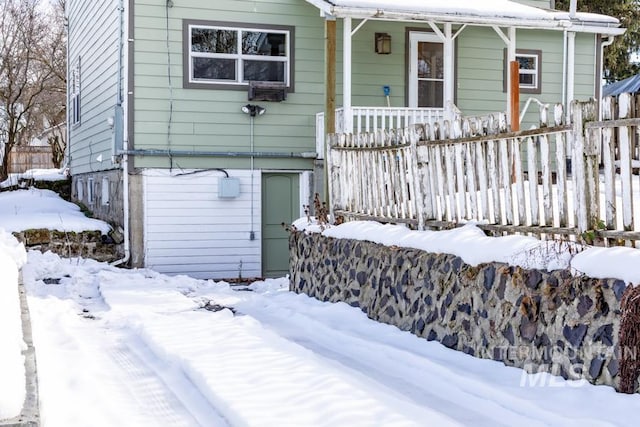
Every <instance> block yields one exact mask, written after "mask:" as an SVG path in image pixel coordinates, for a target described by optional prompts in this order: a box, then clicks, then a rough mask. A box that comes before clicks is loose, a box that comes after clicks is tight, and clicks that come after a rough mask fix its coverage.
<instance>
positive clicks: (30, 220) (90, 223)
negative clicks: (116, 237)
mask: <svg viewBox="0 0 640 427" xmlns="http://www.w3.org/2000/svg"><path fill="white" fill-rule="evenodd" d="M0 228H3V229H4V230H5V231H8V232H14V231H23V230H28V229H31V228H48V229H50V230H59V231H75V232H80V231H85V230H100V231H102V233H105V234H106V233H108V232H109V230H110V229H111V227H109V224H107V223H106V222H104V221H99V220H97V219H93V218H87V217H86V216H85V215H84V214H83V213H82V212H81V211H80V208H79V207H78V206H77V205H75V204H73V203H70V202H67V201H66V200H63V199H62V198H60V196H59V195H58V194H57V193H55V192H53V191H50V190H39V189H37V188H30V189H28V190H17V191H5V192H2V193H0Z"/></svg>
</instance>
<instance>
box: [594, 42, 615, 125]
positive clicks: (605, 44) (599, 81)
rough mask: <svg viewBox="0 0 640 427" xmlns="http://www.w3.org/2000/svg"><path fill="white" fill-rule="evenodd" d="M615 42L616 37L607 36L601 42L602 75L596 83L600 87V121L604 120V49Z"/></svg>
mask: <svg viewBox="0 0 640 427" xmlns="http://www.w3.org/2000/svg"><path fill="white" fill-rule="evenodd" d="M613 41H614V37H613V36H607V38H606V39H604V40H601V41H600V62H601V63H600V69H599V70H598V73H599V74H600V76H599V77H600V78H599V79H598V81H597V82H596V83H597V84H598V85H599V86H600V91H599V94H598V105H599V106H600V107H599V108H598V120H602V98H603V96H602V91H603V89H604V83H603V82H602V80H603V77H604V48H605V47H607V46H611V44H612V43H613Z"/></svg>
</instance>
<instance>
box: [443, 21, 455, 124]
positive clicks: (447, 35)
mask: <svg viewBox="0 0 640 427" xmlns="http://www.w3.org/2000/svg"><path fill="white" fill-rule="evenodd" d="M443 42H444V43H443V44H444V46H443V48H444V64H443V65H444V111H445V118H447V119H448V120H452V119H453V118H454V117H453V110H454V108H453V106H454V104H453V102H454V94H455V82H454V79H455V72H454V70H455V64H454V61H455V55H454V48H453V31H452V26H451V23H445V24H444V39H443Z"/></svg>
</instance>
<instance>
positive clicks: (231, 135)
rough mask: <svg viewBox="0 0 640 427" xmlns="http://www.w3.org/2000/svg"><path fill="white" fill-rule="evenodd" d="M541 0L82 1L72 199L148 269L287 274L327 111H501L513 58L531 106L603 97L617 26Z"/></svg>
mask: <svg viewBox="0 0 640 427" xmlns="http://www.w3.org/2000/svg"><path fill="white" fill-rule="evenodd" d="M525 3H526V5H525ZM532 6H538V7H541V8H547V9H550V8H551V3H550V2H549V1H526V2H525V1H523V2H520V3H516V2H511V1H506V0H486V1H482V2H478V1H476V0H467V1H463V0H447V1H442V0H437V1H427V0H424V1H415V0H397V1H391V0H388V1H374V0H369V1H366V0H365V1H362V0H358V1H348V0H332V1H323V0H306V1H305V0H276V1H271V0H270V1H266V0H251V1H245V0H232V1H231V0H230V1H215V2H203V1H195V0H146V1H144V2H141V1H136V0H105V1H102V2H94V1H89V0H69V1H68V2H67V15H68V22H69V58H68V63H69V79H68V81H69V97H68V98H69V109H68V110H69V141H70V144H69V158H70V168H71V173H72V175H73V192H74V196H75V197H76V199H78V200H80V201H82V202H83V203H84V204H85V205H87V206H88V207H89V208H90V209H92V210H93V211H94V213H95V214H96V216H98V217H100V218H104V219H107V220H111V221H112V222H115V223H116V224H120V225H122V226H123V227H124V228H125V230H126V233H125V234H126V235H127V236H129V237H130V239H129V240H127V241H126V244H127V252H128V253H130V256H131V257H130V258H131V264H132V265H134V266H148V267H153V268H155V269H156V270H159V271H162V272H167V273H188V274H191V275H194V276H197V277H207V278H209V277H210V278H222V277H225V278H233V277H238V276H240V275H241V276H242V277H250V276H274V275H282V274H285V273H286V272H287V269H288V256H287V250H286V248H287V235H286V233H285V232H284V231H283V229H282V228H281V226H280V224H281V223H282V222H289V221H291V220H292V219H294V218H296V217H298V216H301V215H303V213H304V209H303V205H308V204H310V201H311V198H312V194H313V193H314V192H316V191H322V185H323V182H324V179H323V176H322V161H320V160H317V159H316V157H317V158H318V159H322V158H323V156H324V148H323V145H322V144H323V140H324V131H325V119H324V115H323V114H318V113H322V112H323V111H326V110H327V109H332V108H334V107H336V116H335V117H336V122H337V123H335V126H336V129H337V130H339V131H340V130H347V131H349V130H353V131H358V130H363V129H369V130H372V129H374V128H380V127H391V126H404V125H408V124H411V123H414V122H416V121H420V120H428V119H429V118H430V117H431V118H434V117H447V115H450V114H453V113H454V112H455V111H458V110H459V111H460V112H461V113H462V114H463V115H481V114H487V113H490V112H496V111H505V110H507V106H508V101H507V100H508V99H509V97H508V96H507V95H508V93H507V92H508V88H509V85H508V84H507V83H508V81H507V80H508V77H507V74H506V72H505V70H506V65H507V63H508V61H509V60H511V61H515V60H517V61H519V62H520V68H521V69H520V88H521V91H522V92H523V95H521V104H522V105H524V104H525V103H526V101H527V98H528V97H529V96H533V97H536V98H537V99H538V100H539V101H541V102H544V103H548V102H550V103H553V102H561V101H565V102H566V101H568V100H572V99H575V98H580V99H585V98H589V97H593V96H598V94H599V91H600V85H599V83H598V82H600V81H601V78H600V76H601V66H600V63H601V51H602V46H603V45H604V44H605V42H606V41H607V40H608V38H609V37H610V36H614V35H618V34H621V33H622V32H623V30H622V29H620V28H618V25H619V23H618V21H617V20H616V19H614V18H610V17H605V16H600V15H592V14H581V13H577V14H570V13H566V12H556V11H551V10H543V9H541V8H536V7H532ZM336 28H337V31H334V30H335V29H336ZM336 34H337V35H336ZM332 46H337V50H336V52H337V54H335V55H334V54H333V52H334V50H333V49H332ZM250 82H252V83H251V84H250ZM265 82H266V84H264V83H265ZM335 82H337V84H336V83H335ZM243 107H244V108H243ZM263 109H265V110H264V111H263ZM243 110H244V111H243ZM260 112H264V114H259V113H260ZM535 122H536V118H535V114H534V112H530V113H529V114H528V115H527V117H526V119H525V124H528V123H535ZM326 125H327V126H328V128H326V130H331V129H332V127H333V126H334V123H333V121H332V120H326ZM123 171H124V172H126V173H123Z"/></svg>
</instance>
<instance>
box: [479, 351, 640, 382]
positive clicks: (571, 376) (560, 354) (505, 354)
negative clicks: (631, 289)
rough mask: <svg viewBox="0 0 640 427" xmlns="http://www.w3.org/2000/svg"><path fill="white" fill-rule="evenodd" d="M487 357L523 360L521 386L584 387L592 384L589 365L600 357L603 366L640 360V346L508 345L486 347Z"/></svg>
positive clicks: (512, 360) (502, 359)
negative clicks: (613, 362) (615, 362)
mask: <svg viewBox="0 0 640 427" xmlns="http://www.w3.org/2000/svg"><path fill="white" fill-rule="evenodd" d="M484 353H485V354H484V356H485V357H486V358H490V359H494V360H501V361H505V362H516V364H519V363H517V362H520V363H522V365H520V366H521V367H522V368H523V371H522V374H521V377H520V386H521V387H582V386H584V385H586V384H589V378H590V376H591V375H590V374H589V366H590V364H591V363H592V361H594V360H598V361H600V362H601V363H602V365H603V366H605V365H607V364H609V363H611V361H613V360H616V361H618V362H620V361H622V360H628V361H629V360H638V359H637V358H638V356H639V353H640V352H639V351H638V348H633V347H625V348H620V347H618V346H615V347H613V346H607V345H604V344H601V343H594V344H590V345H584V346H581V347H579V348H574V347H572V346H570V345H568V344H567V343H558V345H550V346H545V347H536V346H526V345H521V346H504V347H494V348H492V349H485V350H484Z"/></svg>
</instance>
